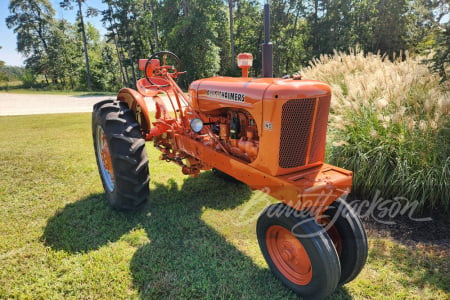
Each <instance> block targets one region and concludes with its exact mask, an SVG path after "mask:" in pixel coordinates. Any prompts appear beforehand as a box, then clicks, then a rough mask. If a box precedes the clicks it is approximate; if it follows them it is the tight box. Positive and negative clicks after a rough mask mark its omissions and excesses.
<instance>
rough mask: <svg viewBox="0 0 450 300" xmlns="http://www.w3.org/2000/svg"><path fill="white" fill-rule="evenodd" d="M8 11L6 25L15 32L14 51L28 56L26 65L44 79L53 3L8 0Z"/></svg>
mask: <svg viewBox="0 0 450 300" xmlns="http://www.w3.org/2000/svg"><path fill="white" fill-rule="evenodd" d="M9 11H10V13H11V15H9V16H8V17H7V18H6V25H7V26H8V28H10V29H11V28H13V30H14V33H16V34H17V51H18V52H19V53H22V54H24V55H25V56H26V57H28V58H27V60H26V65H27V66H28V67H29V68H31V69H32V70H33V72H34V73H42V74H44V75H45V78H46V79H47V76H48V75H49V71H50V70H51V67H50V66H49V65H48V64H49V60H48V53H49V46H48V43H49V38H50V32H51V29H52V28H53V16H54V14H55V11H54V9H53V7H52V5H51V4H50V2H49V1H48V0H27V1H24V0H11V1H10V3H9ZM52 78H53V81H56V78H55V77H54V76H52ZM47 82H48V80H47Z"/></svg>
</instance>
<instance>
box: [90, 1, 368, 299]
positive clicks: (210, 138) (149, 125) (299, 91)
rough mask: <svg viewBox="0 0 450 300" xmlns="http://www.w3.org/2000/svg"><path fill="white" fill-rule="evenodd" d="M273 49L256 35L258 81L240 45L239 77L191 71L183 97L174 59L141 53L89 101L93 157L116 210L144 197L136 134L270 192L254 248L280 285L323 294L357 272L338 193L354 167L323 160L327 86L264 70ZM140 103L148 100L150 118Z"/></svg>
mask: <svg viewBox="0 0 450 300" xmlns="http://www.w3.org/2000/svg"><path fill="white" fill-rule="evenodd" d="M265 9H266V17H267V14H268V7H265ZM267 19H268V18H267ZM267 23H268V22H266V24H267ZM266 32H267V31H266ZM267 35H268V34H267ZM271 55H272V54H271V44H270V43H268V38H266V42H265V44H264V45H263V56H266V57H267V56H269V63H267V62H265V60H266V58H263V74H264V76H265V77H264V78H249V77H248V68H249V67H250V66H251V65H252V57H251V55H250V54H247V53H244V54H240V55H239V56H238V66H239V67H241V68H242V77H239V78H234V77H212V78H205V79H200V80H197V81H194V82H192V83H191V85H190V87H189V92H188V95H186V94H185V93H184V92H183V91H182V90H181V89H180V87H179V86H178V85H177V83H176V79H177V77H178V76H180V75H181V74H182V72H180V70H181V64H180V60H179V59H178V57H177V56H176V55H174V54H173V53H171V52H168V51H163V52H158V53H156V54H154V55H152V56H151V57H150V58H149V59H141V60H139V67H140V69H141V70H142V71H143V72H144V74H145V77H144V78H142V79H140V80H138V82H137V84H136V86H137V90H134V89H129V88H123V89H121V90H120V91H119V94H118V96H117V100H106V101H103V102H100V103H97V104H96V105H95V106H94V112H93V114H92V129H93V138H94V148H95V153H96V158H97V164H98V168H99V172H100V176H101V179H102V183H103V186H104V189H105V192H106V196H107V198H108V200H109V202H110V204H111V205H112V207H114V208H116V209H126V210H130V209H131V210H132V209H137V208H139V207H140V206H141V205H142V204H143V203H144V202H145V201H147V199H148V196H149V180H150V177H149V168H148V159H147V154H146V151H145V142H146V141H152V142H153V145H154V147H156V148H157V149H158V150H160V151H161V159H162V160H165V161H168V162H174V163H176V164H178V165H179V166H180V167H181V168H182V172H183V174H186V175H192V176H194V177H195V176H197V175H198V174H199V172H201V171H202V170H213V171H215V172H217V173H220V174H223V173H225V174H227V175H228V176H231V177H233V178H235V179H237V180H239V181H241V182H243V183H245V184H247V185H248V186H250V187H251V188H252V189H258V190H261V191H263V192H265V193H267V194H269V195H271V196H273V197H274V198H276V199H278V200H280V201H281V203H277V204H273V205H271V206H269V207H267V208H266V209H265V210H264V211H263V212H262V213H261V215H260V217H259V219H258V222H257V228H256V233H257V238H258V241H259V245H260V248H261V251H262V253H263V255H264V258H265V259H266V261H267V264H268V265H269V267H270V269H271V270H272V272H273V273H274V275H275V276H276V277H277V278H278V279H279V280H281V281H282V282H283V283H284V284H285V285H286V286H288V287H289V288H291V289H292V290H293V291H295V292H296V293H297V294H299V295H301V296H303V297H314V298H322V297H325V296H326V295H329V294H330V293H332V292H333V291H334V290H335V288H336V287H337V286H338V285H340V284H345V283H347V282H349V281H351V280H353V279H354V278H355V277H356V276H357V275H358V274H359V272H360V271H361V269H362V268H363V266H364V264H365V261H366V258H367V238H366V234H365V231H364V228H363V226H362V223H361V221H360V220H359V218H358V217H357V216H356V215H355V213H354V212H353V210H352V208H351V207H350V206H349V205H348V204H347V203H346V202H345V201H344V200H343V199H342V196H345V195H346V194H348V192H349V191H350V188H351V182H352V172H351V171H347V170H344V169H341V168H338V167H335V166H332V165H329V164H325V163H324V152H325V140H326V131H327V122H328V114H329V108H330V100H331V91H330V88H329V86H328V85H326V84H325V83H322V82H318V81H312V80H304V79H301V78H300V77H298V78H288V79H281V78H272V77H271V74H270V73H271V63H270V57H271ZM146 99H152V100H153V101H154V104H155V108H156V113H155V117H154V119H151V117H150V114H149V109H148V107H147V103H146Z"/></svg>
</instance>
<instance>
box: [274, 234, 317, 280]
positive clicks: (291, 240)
mask: <svg viewBox="0 0 450 300" xmlns="http://www.w3.org/2000/svg"><path fill="white" fill-rule="evenodd" d="M266 245H267V250H268V252H269V255H270V258H271V259H272V261H273V263H274V264H275V266H276V267H277V269H278V270H279V271H280V272H281V274H283V276H284V277H286V278H287V279H288V280H289V281H291V282H293V283H295V284H298V285H307V284H309V283H310V282H311V279H312V275H313V268H312V265H311V259H310V258H309V256H308V253H307V252H306V250H305V248H304V247H303V245H302V244H301V243H300V241H299V240H298V239H297V238H296V237H295V236H294V235H293V234H292V233H291V232H290V231H289V230H288V229H286V228H284V227H282V226H279V225H273V226H270V227H269V228H268V230H267V232H266Z"/></svg>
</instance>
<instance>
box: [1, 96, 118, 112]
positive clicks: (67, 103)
mask: <svg viewBox="0 0 450 300" xmlns="http://www.w3.org/2000/svg"><path fill="white" fill-rule="evenodd" d="M111 98H112V97H109V96H95V97H83V96H65V95H42V94H12V93H0V116H13V115H32V114H53V113H74V112H91V111H92V106H93V105H94V104H95V103H97V102H99V101H101V100H105V99H111Z"/></svg>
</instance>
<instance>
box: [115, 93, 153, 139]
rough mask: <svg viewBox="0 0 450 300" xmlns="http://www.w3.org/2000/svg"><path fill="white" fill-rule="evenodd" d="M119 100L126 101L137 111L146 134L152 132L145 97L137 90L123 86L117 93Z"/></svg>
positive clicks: (138, 120) (138, 119) (142, 129)
mask: <svg viewBox="0 0 450 300" xmlns="http://www.w3.org/2000/svg"><path fill="white" fill-rule="evenodd" d="M117 100H119V101H122V102H126V103H127V104H128V107H129V108H130V109H131V110H132V111H133V112H134V113H135V116H136V120H137V122H138V123H139V125H140V126H141V131H142V133H143V135H144V136H145V135H146V134H147V133H149V132H150V124H151V123H150V117H149V113H148V108H147V104H146V103H145V100H144V97H143V96H142V95H141V94H140V93H138V92H137V91H135V90H133V89H129V88H123V89H121V90H120V91H119V94H118V95H117Z"/></svg>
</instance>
